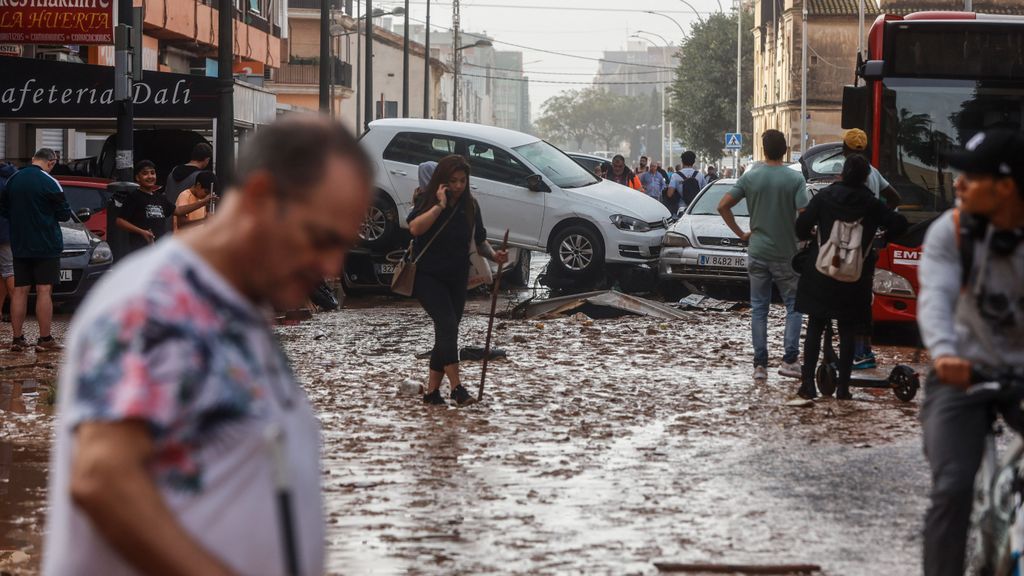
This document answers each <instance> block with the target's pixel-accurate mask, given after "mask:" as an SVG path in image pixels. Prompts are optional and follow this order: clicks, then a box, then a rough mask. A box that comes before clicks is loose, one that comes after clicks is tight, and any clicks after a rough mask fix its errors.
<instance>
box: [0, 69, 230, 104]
mask: <svg viewBox="0 0 1024 576" xmlns="http://www.w3.org/2000/svg"><path fill="white" fill-rule="evenodd" d="M0 70H2V71H3V73H2V74H0V118H114V117H116V116H117V105H116V104H115V102H114V69H113V68H112V67H109V66H92V65H89V64H72V63H68V62H52V61H48V60H33V59H29V58H7V57H0ZM217 90H218V82H217V79H216V78H208V77H206V76H193V75H191V74H170V73H167V72H146V73H145V74H143V81H142V82H136V83H135V84H134V86H133V87H132V93H133V95H134V97H135V116H136V117H137V118H213V117H215V116H216V115H217Z"/></svg>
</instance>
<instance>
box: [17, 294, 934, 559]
mask: <svg viewBox="0 0 1024 576" xmlns="http://www.w3.org/2000/svg"><path fill="white" fill-rule="evenodd" d="M349 304H350V306H349V307H348V308H346V309H344V310H341V311H339V312H335V313H325V314H318V315H316V316H315V317H314V318H313V320H311V321H308V322H304V323H302V324H300V325H297V326H288V327H282V328H280V329H279V334H280V336H281V339H282V341H283V342H284V345H285V348H286V349H287V351H288V353H289V355H290V356H291V358H292V361H293V364H294V366H295V370H296V372H297V374H298V376H299V379H300V381H301V382H303V384H304V385H305V386H306V388H307V390H308V392H309V394H310V396H311V398H312V400H313V403H314V405H315V407H316V408H317V410H318V413H319V417H320V420H321V423H322V427H323V455H324V460H323V463H324V486H325V494H326V503H325V505H326V508H327V516H328V523H329V526H328V539H329V542H328V549H329V557H328V566H329V569H330V572H331V573H332V574H368V573H375V574H389V573H414V574H482V573H523V574H525V573H531V574H554V573H586V574H652V573H656V572H657V570H656V568H655V566H654V562H656V561H676V562H699V561H708V562H731V563H735V562H751V563H813V564H820V565H821V566H822V567H823V568H824V573H826V574H835V575H856V574H865V575H867V574H886V575H890V574H891V575H902V574H916V573H918V572H920V567H919V566H920V564H919V558H918V556H919V550H920V537H919V532H920V520H921V517H922V514H923V511H924V507H925V496H926V491H927V486H928V478H927V474H926V466H925V463H924V460H923V457H922V455H921V450H920V440H919V426H918V423H917V419H916V417H917V409H918V406H919V402H920V397H919V398H917V399H915V400H914V401H913V402H911V403H903V402H900V401H899V400H897V399H896V398H895V397H894V396H893V395H892V393H891V392H888V391H878V392H875V393H871V392H868V391H865V390H862V389H855V390H854V394H855V398H856V400H855V401H853V402H846V403H837V402H836V401H834V400H831V399H823V400H819V401H818V402H817V403H815V405H814V406H811V407H802V408H801V407H792V406H787V405H786V402H787V401H788V400H791V399H792V397H793V396H792V394H793V392H794V391H795V389H796V383H795V382H794V381H790V380H786V379H783V378H782V377H780V376H778V375H776V374H775V372H774V369H773V371H772V376H771V377H770V379H769V381H768V384H767V385H766V386H763V387H758V386H754V384H753V382H752V380H751V379H750V374H749V372H750V365H749V364H750V362H749V358H750V356H751V352H750V345H749V336H748V332H749V329H748V325H749V313H748V312H695V313H694V314H695V315H696V320H695V321H691V322H673V323H667V322H663V321H660V320H652V319H646V318H640V317H635V316H632V317H624V318H619V319H611V320H589V319H587V318H584V317H566V318H560V319H555V320H544V321H536V320H505V321H499V323H498V325H497V327H496V329H495V345H496V346H497V347H499V348H502V349H504V350H505V351H506V352H507V353H508V359H507V360H501V361H496V362H492V363H491V364H490V365H489V368H488V373H489V375H488V387H487V390H486V399H485V402H483V403H481V404H477V405H474V406H470V407H466V408H461V409H457V408H454V407H451V408H435V407H427V406H424V405H423V404H422V402H421V401H420V399H419V397H418V396H416V395H412V396H409V395H402V394H401V393H400V391H399V385H400V384H401V383H402V382H403V381H406V380H409V379H412V380H416V381H422V380H423V379H424V377H425V373H426V360H417V359H416V358H415V355H416V354H417V353H419V352H424V351H426V350H427V349H429V347H430V344H431V338H432V329H431V326H430V323H429V321H428V319H427V317H426V315H425V314H424V313H423V312H422V311H421V310H420V309H419V308H418V307H417V306H416V305H415V304H413V303H411V302H400V301H396V300H392V299H389V298H378V297H369V298H361V299H357V300H352V301H350V303H349ZM486 306H487V302H486V301H485V300H483V299H477V300H474V301H472V302H471V303H470V305H469V309H468V310H467V318H466V320H465V321H464V323H463V327H462V344H463V345H470V346H472V345H478V346H482V345H483V341H484V337H485V332H486V326H487V318H486V315H485V309H486ZM781 318H782V316H781V310H780V309H774V310H773V316H772V321H771V325H772V329H771V332H770V339H771V340H770V341H771V344H772V350H773V352H775V351H778V352H781V337H782V334H781V327H782V321H781ZM4 328H5V329H7V330H9V327H8V326H5V327H4ZM2 337H4V338H6V337H7V334H6V333H5V334H3V336H2ZM879 352H880V357H881V358H882V359H883V360H884V362H883V363H884V364H886V365H888V364H891V363H892V362H893V361H897V360H898V361H904V362H908V361H910V360H911V358H912V356H913V350H911V349H906V348H895V347H883V348H881V349H880V350H879ZM3 361H4V362H10V361H11V359H10V357H9V356H7V355H5V356H4V358H3ZM53 370H54V368H53V367H52V364H48V363H46V362H45V361H40V362H39V363H38V364H37V365H36V366H34V367H31V366H27V367H26V368H24V369H23V371H21V372H18V371H14V370H8V371H5V373H4V374H3V376H2V378H3V379H4V380H3V381H4V386H5V387H4V388H3V389H2V390H0V410H2V412H0V418H2V425H0V494H2V495H3V500H2V503H0V569H2V570H5V571H9V572H12V573H16V574H17V573H26V574H30V573H34V572H35V570H36V569H37V567H38V561H39V557H40V552H41V548H40V546H41V534H42V530H43V527H42V526H41V523H42V518H43V515H44V510H45V482H44V481H45V471H46V457H47V452H48V442H49V434H50V431H51V429H52V415H51V414H52V410H51V409H50V407H49V405H48V403H47V402H46V396H47V394H48V390H47V389H46V386H45V383H46V382H47V381H48V380H47V379H48V378H52V377H53ZM464 373H465V376H466V379H467V381H468V383H472V385H471V386H470V387H471V389H473V390H474V391H475V389H476V383H477V382H478V379H479V373H480V364H479V363H467V364H465V372H464ZM27 379H34V380H33V381H40V382H43V384H41V385H40V386H39V387H38V388H32V387H31V386H30V389H29V390H27V391H26V390H23V389H21V387H22V384H18V389H16V388H15V383H16V382H18V381H20V382H24V380H27Z"/></svg>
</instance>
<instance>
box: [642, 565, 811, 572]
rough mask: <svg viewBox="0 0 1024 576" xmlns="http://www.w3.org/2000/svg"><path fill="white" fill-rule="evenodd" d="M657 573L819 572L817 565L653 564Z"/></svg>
mask: <svg viewBox="0 0 1024 576" xmlns="http://www.w3.org/2000/svg"><path fill="white" fill-rule="evenodd" d="M654 566H655V567H656V568H657V569H658V571H659V572H675V573H688V574H814V573H815V572H821V566H818V565H817V564H702V563H698V564H678V563H674V562H655V563H654Z"/></svg>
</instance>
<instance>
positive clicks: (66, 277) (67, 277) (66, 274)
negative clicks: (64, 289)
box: [60, 270, 71, 282]
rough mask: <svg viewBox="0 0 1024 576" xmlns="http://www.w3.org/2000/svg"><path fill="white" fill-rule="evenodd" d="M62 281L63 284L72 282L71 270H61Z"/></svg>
mask: <svg viewBox="0 0 1024 576" xmlns="http://www.w3.org/2000/svg"><path fill="white" fill-rule="evenodd" d="M60 281H61V282H71V270H61V271H60Z"/></svg>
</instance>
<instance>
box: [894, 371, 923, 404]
mask: <svg viewBox="0 0 1024 576" xmlns="http://www.w3.org/2000/svg"><path fill="white" fill-rule="evenodd" d="M889 386H892V393H893V394H895V395H896V397H897V398H899V399H900V400H902V401H904V402H910V401H911V400H913V399H914V396H916V395H917V389H918V388H920V387H921V380H920V379H919V378H918V377H917V372H914V369H913V368H911V367H910V366H905V365H903V364H900V365H899V366H897V367H895V368H893V369H892V372H890V373H889Z"/></svg>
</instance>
